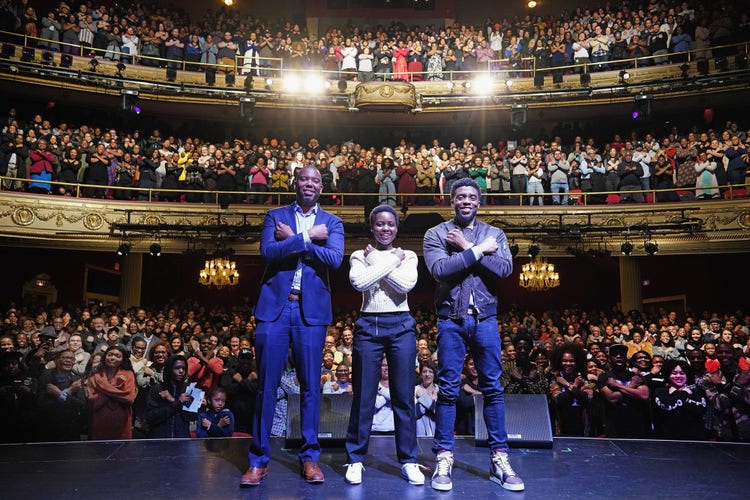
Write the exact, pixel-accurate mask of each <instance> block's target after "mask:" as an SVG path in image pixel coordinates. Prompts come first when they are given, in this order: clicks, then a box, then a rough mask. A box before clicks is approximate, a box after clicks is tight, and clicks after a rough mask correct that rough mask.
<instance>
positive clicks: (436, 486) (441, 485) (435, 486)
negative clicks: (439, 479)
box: [430, 481, 453, 491]
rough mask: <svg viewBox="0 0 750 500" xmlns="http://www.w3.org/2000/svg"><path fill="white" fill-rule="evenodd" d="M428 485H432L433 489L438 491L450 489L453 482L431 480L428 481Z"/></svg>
mask: <svg viewBox="0 0 750 500" xmlns="http://www.w3.org/2000/svg"><path fill="white" fill-rule="evenodd" d="M430 486H432V489H433V490H438V491H450V490H452V489H453V483H448V484H444V483H436V482H435V481H432V482H431V483H430Z"/></svg>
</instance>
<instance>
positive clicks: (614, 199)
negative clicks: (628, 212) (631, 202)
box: [607, 194, 620, 205]
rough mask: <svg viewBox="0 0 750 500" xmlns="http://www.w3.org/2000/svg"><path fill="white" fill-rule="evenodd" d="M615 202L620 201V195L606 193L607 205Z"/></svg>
mask: <svg viewBox="0 0 750 500" xmlns="http://www.w3.org/2000/svg"><path fill="white" fill-rule="evenodd" d="M616 203H620V195H619V194H608V195H607V204H608V205H614V204H616Z"/></svg>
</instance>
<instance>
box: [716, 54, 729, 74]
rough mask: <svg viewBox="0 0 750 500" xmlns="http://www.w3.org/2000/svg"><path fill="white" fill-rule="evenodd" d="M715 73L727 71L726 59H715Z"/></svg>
mask: <svg viewBox="0 0 750 500" xmlns="http://www.w3.org/2000/svg"><path fill="white" fill-rule="evenodd" d="M714 65H715V66H716V71H729V60H728V59H727V58H726V57H717V58H716V60H715V61H714Z"/></svg>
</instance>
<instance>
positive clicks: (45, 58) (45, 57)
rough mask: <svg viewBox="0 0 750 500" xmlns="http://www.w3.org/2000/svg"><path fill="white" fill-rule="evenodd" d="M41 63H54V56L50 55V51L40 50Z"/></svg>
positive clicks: (52, 64)
mask: <svg viewBox="0 0 750 500" xmlns="http://www.w3.org/2000/svg"><path fill="white" fill-rule="evenodd" d="M42 64H48V65H51V66H54V65H55V56H53V55H52V52H47V51H45V52H42Z"/></svg>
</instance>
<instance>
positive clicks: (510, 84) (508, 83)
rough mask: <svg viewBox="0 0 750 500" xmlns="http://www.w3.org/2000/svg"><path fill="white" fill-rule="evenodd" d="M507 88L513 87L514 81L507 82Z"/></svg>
mask: <svg viewBox="0 0 750 500" xmlns="http://www.w3.org/2000/svg"><path fill="white" fill-rule="evenodd" d="M505 86H506V87H508V88H511V87H513V80H511V79H510V78H509V79H507V80H505Z"/></svg>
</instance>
